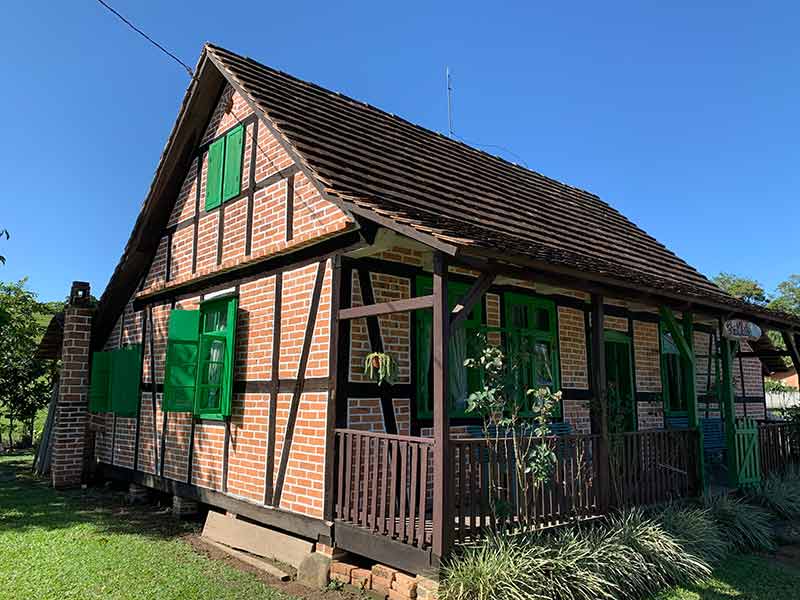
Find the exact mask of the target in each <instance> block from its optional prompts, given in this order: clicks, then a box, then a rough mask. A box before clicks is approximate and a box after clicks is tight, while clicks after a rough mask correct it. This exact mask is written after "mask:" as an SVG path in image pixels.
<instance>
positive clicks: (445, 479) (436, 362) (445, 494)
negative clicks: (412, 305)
mask: <svg viewBox="0 0 800 600" xmlns="http://www.w3.org/2000/svg"><path fill="white" fill-rule="evenodd" d="M449 341H450V308H449V305H448V301H447V260H446V258H445V256H444V255H443V254H442V253H441V252H436V253H435V254H434V256H433V349H432V350H433V352H432V354H433V554H434V557H435V560H438V561H439V562H441V560H442V559H443V558H445V557H446V556H447V554H448V552H449V551H450V548H451V544H452V532H453V523H452V519H451V517H452V511H451V510H450V500H451V488H452V483H453V480H452V468H451V467H452V466H451V461H450V420H449V415H448V411H447V367H448V350H449Z"/></svg>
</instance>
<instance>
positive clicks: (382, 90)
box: [0, 0, 800, 300]
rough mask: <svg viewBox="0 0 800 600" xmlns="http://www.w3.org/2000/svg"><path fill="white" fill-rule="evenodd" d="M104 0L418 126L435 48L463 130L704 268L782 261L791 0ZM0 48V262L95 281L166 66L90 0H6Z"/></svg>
mask: <svg viewBox="0 0 800 600" xmlns="http://www.w3.org/2000/svg"><path fill="white" fill-rule="evenodd" d="M109 1H110V2H111V4H112V5H114V6H115V7H116V8H117V9H118V10H120V12H122V13H123V14H125V15H127V16H128V17H129V18H130V19H131V20H133V22H134V23H136V24H138V25H139V26H141V27H142V28H143V29H144V30H145V31H147V32H148V33H150V34H151V35H152V36H153V37H155V38H156V39H157V40H159V41H161V42H162V43H163V44H164V45H166V46H167V47H168V48H170V49H172V50H173V51H174V52H175V53H176V54H178V55H179V56H180V57H181V58H183V60H184V61H185V62H188V63H189V64H191V65H194V64H195V62H196V60H197V57H198V55H199V52H200V49H201V45H202V43H203V42H204V41H206V40H209V41H213V42H215V43H218V44H221V45H223V46H227V47H229V48H230V49H232V50H235V51H237V52H240V53H243V54H247V55H249V56H252V57H253V58H256V59H258V60H260V61H262V62H265V63H267V64H269V65H272V66H274V67H277V68H280V69H282V70H285V71H287V72H289V73H292V74H294V75H297V76H299V77H301V78H304V79H309V80H311V81H314V82H317V83H319V84H321V85H324V86H326V87H329V88H331V89H334V90H339V91H341V92H343V93H346V94H349V95H351V96H354V97H356V98H358V99H361V100H364V101H367V102H370V103H372V104H375V105H377V106H380V107H382V108H384V109H386V110H388V111H390V112H393V113H396V114H398V115H402V116H403V117H405V118H407V119H409V120H411V121H414V122H416V123H419V124H421V125H424V126H426V127H430V128H432V129H436V130H439V131H446V128H447V111H446V99H445V98H446V97H445V85H444V70H445V65H449V66H450V68H451V70H452V72H453V76H454V83H455V129H456V132H457V133H458V134H459V135H461V136H462V137H463V138H465V139H466V140H468V141H470V142H476V143H482V144H496V145H501V146H504V147H506V148H509V149H511V150H512V151H513V152H514V154H515V155H518V156H520V157H522V159H523V160H524V161H525V163H527V165H528V166H529V167H530V168H532V169H535V170H537V171H540V172H542V173H544V174H546V175H549V176H551V177H554V178H556V179H559V180H562V181H565V182H568V183H570V184H572V185H576V186H579V187H582V188H585V189H588V190H591V191H593V192H595V193H597V194H599V195H600V196H601V197H602V198H604V199H605V200H606V201H608V202H610V203H611V204H612V205H614V206H615V207H617V208H618V209H619V210H621V211H622V212H623V213H625V214H626V215H627V216H628V217H629V218H631V219H632V220H633V221H634V222H636V223H637V224H638V225H639V226H641V227H642V228H644V229H645V230H646V231H648V232H649V233H651V234H653V235H654V236H655V237H656V238H658V239H659V240H660V241H662V242H663V243H664V244H666V245H667V246H668V247H669V248H670V249H672V250H673V251H675V252H676V253H677V254H679V255H681V256H682V257H684V258H685V259H686V260H688V261H689V262H690V263H691V264H693V265H694V266H696V267H697V268H699V269H700V270H701V271H703V272H704V273H706V274H708V275H714V274H716V273H717V272H719V271H733V272H736V273H740V274H742V275H748V276H753V277H756V278H758V279H759V280H761V281H762V283H764V284H765V285H766V286H767V287H768V288H772V287H774V285H775V284H776V283H777V282H779V281H780V280H782V279H784V278H785V277H786V276H788V275H789V274H790V273H792V272H798V271H800V264H798V256H799V254H798V252H797V250H796V246H797V236H798V231H800V227H798V221H799V220H800V202H798V197H797V196H798V194H797V190H798V186H799V185H800V145H798V139H800V136H799V135H798V133H800V131H799V129H800V125H799V124H798V118H797V111H798V109H799V107H800V77H799V75H800V73H799V72H798V71H799V70H800V44H798V43H797V31H798V21H799V20H800V8H798V7H797V5H796V4H795V3H790V2H786V3H780V2H769V3H760V5H758V6H756V5H755V4H756V3H750V2H747V3H743V2H703V3H698V2H670V3H665V2H654V1H653V2H642V1H638V2H629V3H623V2H602V3H601V2H585V3H578V2H572V3H566V2H560V3H545V2H518V3H517V5H518V6H517V7H512V6H510V3H509V5H508V6H505V7H502V6H501V4H505V3H496V5H492V4H491V3H486V2H481V3H475V4H472V3H468V2H464V1H459V2H450V3H448V4H449V5H446V3H444V2H429V1H428V2H419V3H417V2H408V1H406V2H394V3H387V2H375V1H374V0H372V1H369V2H364V3H360V4H354V3H348V2H330V1H326V2H320V3H309V2H300V1H296V2H271V1H258V2H246V1H240V2H222V1H216V2H206V1H204V0H193V1H192V2H177V1H175V2H155V1H145V0H141V1H134V0H109ZM700 4H702V5H703V6H702V7H701V6H699V5H700ZM551 5H557V6H551ZM227 6H233V7H235V10H225V9H224V7H227ZM0 65H2V72H3V74H4V77H3V82H2V84H0V85H2V87H3V89H2V90H1V93H0V103H1V104H0V106H2V108H3V109H4V110H3V123H4V127H3V130H4V133H5V143H3V144H0V164H2V165H3V171H4V174H5V177H4V180H5V181H6V185H5V191H4V193H3V195H2V205H1V206H2V208H0V227H6V228H8V229H9V230H10V231H11V235H12V239H11V240H10V241H9V242H6V241H0V254H5V255H6V257H7V259H8V263H7V264H6V266H4V267H2V266H0V279H3V280H10V279H15V278H19V277H22V276H25V275H27V276H30V283H31V286H32V287H33V288H34V289H35V290H37V291H38V292H39V293H40V296H41V298H42V299H44V300H50V299H59V298H63V297H64V296H65V295H66V294H67V292H68V289H69V283H70V281H71V280H73V279H87V280H89V281H90V282H91V283H92V286H93V289H94V291H95V293H96V294H98V295H99V294H100V293H101V292H102V290H103V289H104V288H105V285H106V283H107V281H108V278H109V276H110V274H111V272H112V270H113V269H114V266H115V265H116V264H117V261H118V260H119V257H120V254H121V252H122V249H123V247H124V244H125V242H126V240H127V238H128V235H129V233H130V230H131V228H132V226H133V223H134V220H135V218H136V215H137V213H138V210H139V208H140V205H141V202H142V201H143V199H144V196H145V194H146V192H147V189H148V186H149V184H150V181H151V178H152V176H153V172H154V170H155V167H156V164H157V161H158V158H159V156H160V154H161V150H162V148H163V147H164V143H165V141H166V138H167V136H168V134H169V131H170V128H171V126H172V123H173V121H174V119H175V116H176V114H177V110H178V105H179V103H180V101H181V98H182V96H183V93H184V90H185V88H186V85H187V83H188V81H187V76H186V74H185V73H184V72H183V71H182V70H181V69H180V67H178V66H177V65H176V64H174V63H172V62H171V61H170V60H168V59H167V58H166V57H165V56H163V55H162V54H160V53H159V52H157V51H156V50H155V49H154V48H152V47H150V46H149V45H147V44H146V43H145V41H144V40H142V39H141V38H140V37H139V36H138V35H136V34H135V33H133V32H132V31H130V30H128V29H127V28H125V27H124V26H123V25H122V24H121V23H120V22H118V21H117V20H116V19H115V18H114V17H113V16H112V15H110V14H109V13H107V12H106V11H105V9H103V8H102V7H101V6H100V5H99V4H97V3H96V2H94V1H92V0H75V1H72V2H43V1H38V2H37V1H31V2H13V3H5V4H4V5H3V8H2V18H1V19H0ZM489 150H490V151H492V152H495V153H500V151H498V150H496V149H491V148H490V149H489ZM506 156H508V157H509V158H511V159H512V160H514V157H513V156H511V155H506ZM792 246H794V248H793V247H792Z"/></svg>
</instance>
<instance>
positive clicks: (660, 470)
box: [334, 429, 700, 549]
mask: <svg viewBox="0 0 800 600" xmlns="http://www.w3.org/2000/svg"><path fill="white" fill-rule="evenodd" d="M698 435H699V434H698V432H697V431H696V430H676V431H645V432H639V433H624V434H618V435H612V436H610V438H609V460H608V463H607V464H606V465H601V464H600V461H599V459H598V457H600V456H601V455H602V454H601V452H600V444H601V438H600V436H598V435H566V436H552V437H548V438H545V439H544V440H538V439H537V440H535V441H533V442H532V443H534V444H542V443H544V444H547V445H549V446H550V448H551V449H552V451H553V453H554V454H555V457H556V462H555V466H554V469H553V472H552V475H551V477H550V478H549V480H548V481H547V482H545V483H543V484H539V485H536V483H535V481H534V478H533V475H532V474H530V473H527V474H526V473H525V471H524V469H523V470H521V471H520V470H519V469H518V468H517V466H516V460H515V458H514V456H515V453H514V448H513V444H512V443H511V440H500V441H499V442H497V441H493V442H492V443H487V441H486V440H485V439H482V438H456V439H452V440H451V442H450V451H451V453H450V456H451V460H452V477H453V480H452V492H453V493H452V501H451V505H450V507H449V514H450V516H451V519H452V520H450V521H449V526H450V527H452V528H453V533H454V538H455V540H456V541H460V542H464V541H468V540H474V539H476V538H479V537H481V536H482V535H484V534H485V533H486V532H489V531H500V530H509V529H510V530H518V529H521V528H527V529H530V528H539V527H547V526H553V525H559V524H562V523H566V522H569V521H575V520H582V519H588V518H592V517H597V516H602V515H603V514H605V512H607V510H608V509H609V508H613V507H615V506H632V505H649V504H657V503H660V502H665V501H668V500H672V499H675V498H683V497H687V496H691V495H693V494H696V493H698V492H699V490H700V485H699V482H698V476H697V462H696V461H697V448H698V445H697V443H698V439H697V436H698ZM335 442H336V444H335V458H334V468H335V472H334V473H335V477H334V479H335V481H336V486H335V493H334V499H335V502H334V518H335V519H336V520H337V521H338V522H342V523H346V524H349V525H353V526H357V527H359V528H362V529H366V530H368V531H370V532H371V533H374V534H377V535H381V536H386V537H389V538H391V539H393V540H396V541H399V542H402V543H404V544H408V545H412V546H415V547H418V548H422V549H427V548H429V547H430V545H431V540H432V532H433V527H434V526H440V525H439V524H434V523H433V522H432V507H433V502H432V499H433V440H432V439H430V438H420V437H409V436H400V435H387V434H382V433H371V432H365V431H357V430H352V429H337V430H336V431H335ZM520 478H526V480H527V488H526V487H525V486H524V485H520V481H521V479H520ZM603 478H607V481H604V479H603ZM523 481H525V480H523ZM603 483H607V485H602V484H603ZM526 489H527V492H525V491H524V490H526ZM444 526H448V523H447V522H446V523H445V524H444Z"/></svg>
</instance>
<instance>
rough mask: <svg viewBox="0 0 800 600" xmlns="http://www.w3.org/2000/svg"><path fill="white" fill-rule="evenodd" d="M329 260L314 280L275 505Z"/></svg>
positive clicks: (280, 492) (300, 395)
mask: <svg viewBox="0 0 800 600" xmlns="http://www.w3.org/2000/svg"><path fill="white" fill-rule="evenodd" d="M326 264H327V260H323V261H320V263H319V266H318V267H317V279H316V281H315V282H314V292H313V295H312V296H311V307H310V308H309V311H308V322H307V323H306V335H305V339H304V340H303V350H302V351H301V353H300V363H299V364H298V366H297V383H296V384H295V388H294V394H293V395H292V404H291V406H290V408H289V418H288V419H287V421H286V429H285V430H284V431H285V433H284V435H283V448H282V450H281V462H280V466H279V467H278V476H277V477H276V481H275V494H274V498H273V506H280V504H281V495H282V494H283V482H284V480H285V479H286V469H287V467H288V466H289V453H290V452H291V450H292V440H293V439H294V426H295V423H296V422H297V413H298V411H299V409H300V398H301V397H302V395H303V386H304V385H305V379H306V367H307V366H308V356H309V354H310V353H311V340H312V339H313V338H314V327H315V326H316V324H317V313H318V312H319V300H320V296H321V295H322V283H323V281H324V279H325V265H326Z"/></svg>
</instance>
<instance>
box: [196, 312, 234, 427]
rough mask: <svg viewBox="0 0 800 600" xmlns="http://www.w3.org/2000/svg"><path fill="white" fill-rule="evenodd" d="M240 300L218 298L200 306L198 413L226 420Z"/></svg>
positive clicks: (229, 406) (231, 390) (230, 395)
mask: <svg viewBox="0 0 800 600" xmlns="http://www.w3.org/2000/svg"><path fill="white" fill-rule="evenodd" d="M238 307H239V301H238V299H237V298H231V297H228V298H217V299H214V300H209V301H207V302H204V303H203V304H202V305H201V306H200V311H201V313H202V332H203V333H202V335H201V340H200V358H199V370H198V375H197V385H198V390H197V401H196V403H195V414H196V415H197V416H199V417H202V418H204V419H223V418H224V417H227V416H230V414H231V399H232V396H233V367H234V359H235V345H236V318H237V310H238Z"/></svg>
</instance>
